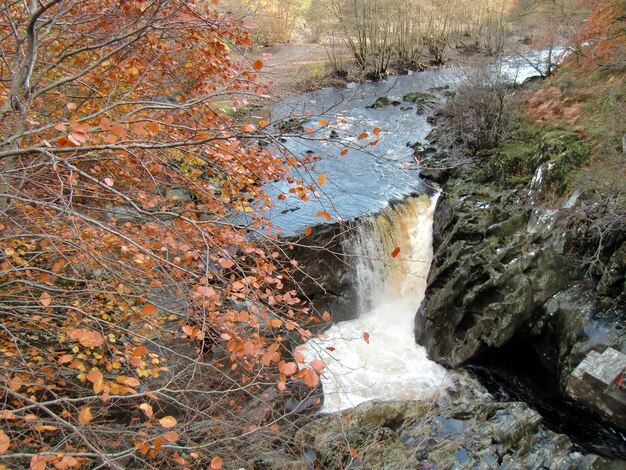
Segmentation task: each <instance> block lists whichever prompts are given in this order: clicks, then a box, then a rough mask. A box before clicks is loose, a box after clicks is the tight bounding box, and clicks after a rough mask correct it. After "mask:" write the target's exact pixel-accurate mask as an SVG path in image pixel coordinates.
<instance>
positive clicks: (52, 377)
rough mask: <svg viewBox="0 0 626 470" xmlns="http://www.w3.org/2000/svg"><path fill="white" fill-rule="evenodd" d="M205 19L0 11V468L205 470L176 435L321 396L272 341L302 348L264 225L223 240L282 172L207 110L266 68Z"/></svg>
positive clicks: (94, 9) (202, 459)
mask: <svg viewBox="0 0 626 470" xmlns="http://www.w3.org/2000/svg"><path fill="white" fill-rule="evenodd" d="M212 3H215V2H208V1H207V2H202V1H198V2H185V1H178V0H156V1H143V0H103V1H91V0H89V1H79V0H48V1H45V2H37V1H27V2H14V1H8V2H3V3H2V6H0V34H1V35H2V38H1V41H0V54H1V57H2V60H1V61H0V115H1V121H0V122H1V128H0V237H1V240H2V248H1V252H0V317H1V320H2V321H1V327H0V370H1V377H2V378H1V379H0V397H1V399H2V412H1V415H0V462H5V463H6V465H7V466H8V468H21V467H28V466H30V468H33V469H44V468H58V469H65V468H79V467H81V466H85V467H89V468H165V467H168V466H177V465H180V466H183V467H184V466H190V465H191V466H195V468H212V469H218V468H221V467H222V464H223V460H222V457H221V456H220V455H218V454H216V453H215V449H216V448H219V442H220V441H219V438H217V437H216V438H214V439H213V440H212V441H211V445H208V444H202V443H203V442H204V441H206V440H207V439H208V436H206V435H204V437H202V436H200V437H198V436H196V437H195V440H194V438H192V437H191V436H192V435H193V433H192V430H195V432H196V433H201V431H200V430H202V429H204V430H206V426H207V424H206V423H213V422H214V421H215V420H219V419H221V418H220V417H223V415H224V414H225V413H226V411H225V410H227V409H229V408H230V407H233V408H236V406H237V404H236V403H237V402H236V400H235V399H236V397H237V396H241V395H243V396H246V397H249V396H252V395H253V394H254V393H256V392H257V391H258V390H260V389H261V388H262V386H263V387H274V388H276V387H278V388H279V389H280V390H284V389H285V388H287V387H288V386H289V384H291V383H292V382H296V381H299V380H300V379H303V380H304V382H305V384H306V385H307V386H309V387H315V386H316V385H317V383H318V381H319V378H318V373H319V372H320V371H321V370H322V369H323V365H320V364H318V363H314V364H312V365H308V364H305V363H304V362H305V361H304V357H303V356H302V355H301V354H299V353H297V352H296V354H292V353H291V349H290V347H289V345H288V343H287V340H286V337H287V335H291V336H292V337H294V335H295V338H296V342H298V341H303V340H306V339H307V338H308V336H309V335H310V333H309V332H308V331H307V330H306V329H304V328H303V326H302V325H303V323H302V319H303V318H305V317H307V316H308V311H307V309H306V308H305V307H304V306H303V304H302V302H301V301H300V300H299V299H298V298H297V296H296V293H295V292H294V291H288V290H287V289H286V288H285V285H286V281H287V280H288V278H289V276H290V270H291V269H294V266H293V265H290V264H289V263H287V264H281V263H280V262H279V260H284V259H285V256H284V253H282V249H281V246H280V244H279V243H278V242H277V240H276V239H275V237H274V236H272V235H270V232H269V231H268V223H267V221H266V220H264V219H263V218H262V217H261V216H260V215H254V216H251V217H248V219H249V220H252V222H251V223H250V224H248V225H246V226H244V225H241V223H240V222H236V221H238V220H239V219H238V218H237V214H240V213H242V212H247V213H255V214H262V212H263V209H264V208H265V207H268V206H269V205H270V204H271V202H272V201H270V200H269V198H268V197H267V196H266V195H265V193H264V191H263V182H265V181H274V180H281V179H284V178H286V177H287V176H286V175H287V173H288V171H289V168H288V164H287V163H286V162H285V161H284V159H283V158H281V157H280V156H279V155H276V154H273V153H272V152H270V151H268V150H265V149H263V148H261V147H260V146H258V145H256V144H255V143H254V142H255V140H254V138H255V137H258V135H257V132H258V131H257V128H256V126H255V125H253V124H252V123H248V122H244V123H236V122H235V121H233V120H231V119H230V118H229V117H228V116H226V114H225V113H224V112H223V111H222V109H223V107H224V106H223V105H224V103H227V105H228V106H232V107H240V106H243V104H244V101H245V99H246V96H248V95H255V94H259V93H264V89H263V87H262V86H260V85H259V84H258V83H257V76H256V74H257V69H259V68H260V67H261V66H262V63H260V62H259V61H257V62H253V63H248V62H247V61H246V60H244V59H243V58H241V57H240V56H239V55H237V54H235V53H233V51H234V50H235V49H236V48H238V47H245V46H248V45H249V44H250V37H249V34H248V32H247V31H246V30H245V29H244V28H243V27H242V25H241V24H240V22H238V21H237V20H235V19H232V18H229V17H227V16H224V15H221V14H218V13H217V12H216V11H215V10H213V6H212ZM198 382H202V383H201V384H200V385H198ZM193 387H195V388H197V389H198V390H199V392H198V394H199V396H195V398H193V399H192V398H190V396H191V395H190V394H191V392H190V391H188V390H190V389H191V388H193ZM203 394H204V395H203ZM233 397H234V398H233ZM194 423H196V424H194ZM198 423H204V424H198ZM248 424H249V423H248ZM260 424H262V423H257V425H260ZM241 426H242V428H241V429H239V428H237V429H231V430H230V432H231V434H229V435H228V436H231V435H238V434H239V433H242V432H244V430H245V431H246V432H249V431H250V429H248V428H244V427H243V424H242V425H241ZM220 436H225V434H220ZM223 438H224V439H229V438H230V437H223ZM0 467H2V465H0Z"/></svg>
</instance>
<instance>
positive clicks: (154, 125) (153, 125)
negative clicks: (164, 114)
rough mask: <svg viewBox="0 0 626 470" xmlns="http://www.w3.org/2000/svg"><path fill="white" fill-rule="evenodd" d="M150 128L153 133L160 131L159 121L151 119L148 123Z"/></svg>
mask: <svg viewBox="0 0 626 470" xmlns="http://www.w3.org/2000/svg"><path fill="white" fill-rule="evenodd" d="M147 127H148V130H149V131H150V132H152V133H153V134H155V133H157V132H159V123H158V122H156V121H150V122H149V123H148V125H147Z"/></svg>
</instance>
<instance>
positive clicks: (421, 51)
mask: <svg viewBox="0 0 626 470" xmlns="http://www.w3.org/2000/svg"><path fill="white" fill-rule="evenodd" d="M321 4H322V5H323V6H325V8H326V9H327V11H328V12H329V14H330V15H331V16H332V18H333V19H334V22H335V23H334V29H333V32H334V35H335V36H339V37H341V38H342V39H343V40H344V42H345V44H346V45H347V46H348V48H349V49H350V51H351V52H352V55H353V56H354V58H355V60H356V62H357V65H358V66H359V67H360V68H361V70H362V71H363V72H364V73H365V74H366V75H368V76H370V77H372V78H375V79H380V78H382V77H383V76H384V75H385V74H386V73H387V69H388V67H389V66H390V64H393V65H394V66H395V67H396V68H406V69H416V68H419V67H420V66H421V65H422V64H421V61H422V60H429V61H431V62H433V63H435V64H441V63H443V61H444V52H445V50H446V48H447V47H449V46H450V45H451V44H453V45H456V44H460V43H462V41H464V40H465V41H467V40H468V39H473V40H474V41H475V42H476V44H477V45H478V46H477V47H481V48H482V49H483V50H485V51H487V52H488V53H490V54H495V53H498V52H500V51H501V50H502V46H503V41H504V37H505V32H506V27H507V26H506V21H505V17H506V13H507V12H508V9H509V7H510V2H509V1H507V0H501V1H498V2H490V1H487V0H480V1H477V2H454V1H451V0H431V1H430V2H428V3H411V2H406V1H401V0H361V1H356V0H324V1H323V2H321ZM331 29H332V28H331ZM337 31H339V34H338V33H337Z"/></svg>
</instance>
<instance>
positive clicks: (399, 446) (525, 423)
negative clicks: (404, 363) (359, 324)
mask: <svg viewBox="0 0 626 470" xmlns="http://www.w3.org/2000/svg"><path fill="white" fill-rule="evenodd" d="M290 441H291V443H292V445H291V447H290V448H289V449H284V450H283V452H277V451H273V452H267V453H266V454H264V455H263V456H262V457H259V459H258V460H257V462H256V463H257V464H258V467H255V468H275V469H278V468H281V469H287V468H290V469H302V470H304V469H308V468H328V469H331V468H354V469H374V468H375V469H388V470H391V469H407V468H437V469H464V468H467V469H469V468H478V469H491V468H503V469H517V468H570V469H598V470H600V469H607V470H608V469H618V470H619V469H626V464H625V463H624V462H619V461H612V460H609V459H605V458H602V457H599V456H596V455H592V454H589V455H585V456H583V455H581V454H580V453H578V452H575V451H574V449H573V446H572V443H571V442H570V441H569V439H568V438H567V437H566V436H563V435H559V434H555V433H553V432H551V431H548V430H546V429H545V428H544V427H543V425H542V424H541V416H539V415H538V414H537V413H536V412H535V411H533V410H531V409H530V408H528V407H527V406H526V405H524V404H523V403H489V402H477V403H456V404H455V403H448V404H439V405H434V404H433V403H432V402H420V401H395V402H378V401H373V402H367V403H364V404H362V405H359V406H358V407H356V408H353V409H350V410H346V411H343V412H339V413H334V414H330V415H325V416H321V417H318V418H316V419H314V420H312V421H310V422H309V423H307V424H305V425H303V426H301V427H300V429H299V430H297V431H296V432H295V434H294V435H293V436H292V437H291V439H290ZM289 455H291V457H290V456H289Z"/></svg>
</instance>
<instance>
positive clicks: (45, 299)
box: [39, 292, 52, 307]
mask: <svg viewBox="0 0 626 470" xmlns="http://www.w3.org/2000/svg"><path fill="white" fill-rule="evenodd" d="M51 302H52V297H50V294H48V293H47V292H44V293H42V294H41V295H40V296H39V303H40V304H41V305H43V306H44V307H47V306H48V305H50V303H51Z"/></svg>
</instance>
